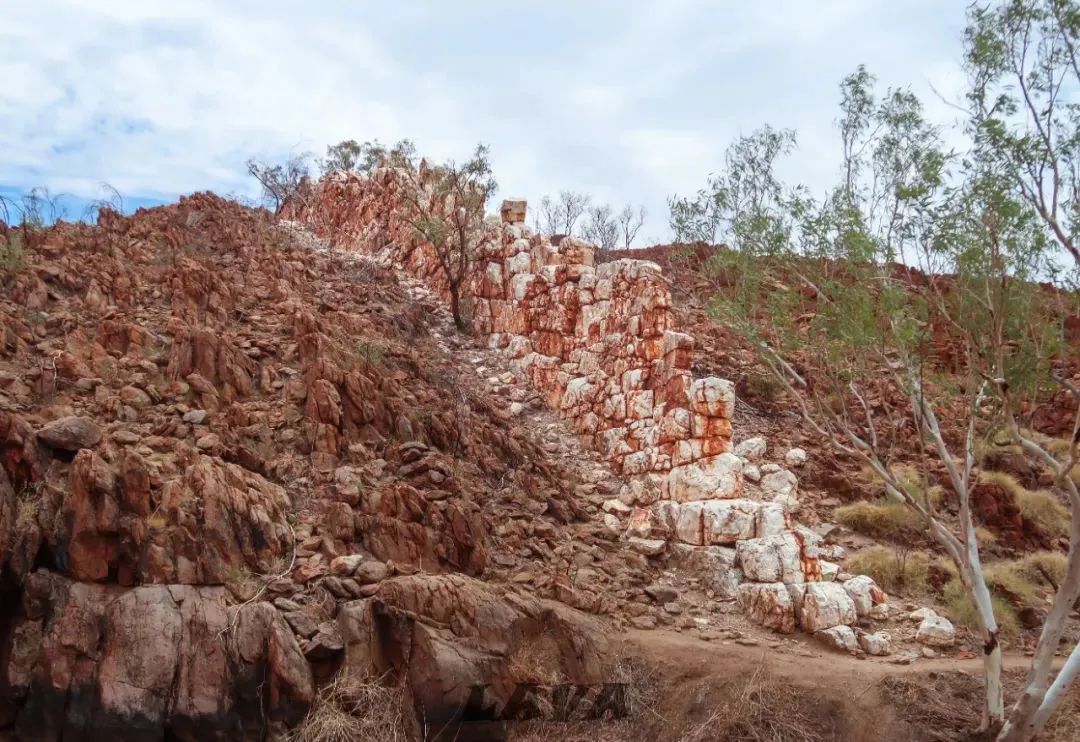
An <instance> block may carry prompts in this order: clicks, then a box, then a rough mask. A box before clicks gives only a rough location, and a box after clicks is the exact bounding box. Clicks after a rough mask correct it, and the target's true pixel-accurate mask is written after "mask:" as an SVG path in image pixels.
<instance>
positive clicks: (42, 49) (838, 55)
mask: <svg viewBox="0 0 1080 742" xmlns="http://www.w3.org/2000/svg"><path fill="white" fill-rule="evenodd" d="M965 6H966V2H965V0H797V1H793V0H759V2H746V0H711V1H708V0H657V1H655V2H644V1H638V0H625V1H623V2H616V1H615V0H576V1H575V2H566V1H564V0H545V1H542V2H541V1H533V0H519V1H518V2H516V3H506V2H494V1H490V2H479V1H473V0H456V1H455V2H446V1H445V0H409V1H405V0H384V1H382V2H374V1H370V2H368V1H365V0H321V1H319V2H314V1H312V2H306V3H297V2H292V1H290V2H285V1H284V0H258V1H257V2H255V1H252V0H212V1H207V0H184V1H183V2H176V0H171V1H170V2H158V1H157V0H35V1H34V2H15V1H14V0H0V195H10V194H14V193H19V192H21V191H24V190H26V189H29V188H32V187H43V188H47V189H49V191H50V193H52V194H64V201H63V203H64V205H65V210H67V212H68V216H69V217H70V218H78V217H79V216H80V214H81V212H82V207H83V206H84V205H85V203H86V201H88V200H90V199H94V198H99V197H100V196H101V195H102V184H103V183H108V184H109V185H111V186H112V187H113V188H115V189H116V190H118V191H119V192H120V193H121V194H122V195H123V197H124V203H125V206H126V207H127V208H128V209H130V208H133V207H135V206H140V205H147V204H153V203H159V202H163V201H168V200H172V199H175V198H176V197H177V196H179V195H181V194H184V193H190V192H192V191H198V190H214V191H217V192H219V193H222V194H225V195H236V196H242V197H254V196H256V195H257V194H258V189H257V186H256V184H255V183H254V181H253V180H252V179H251V178H250V177H248V175H247V173H246V170H245V167H244V163H245V161H246V160H247V159H248V158H250V157H255V158H260V159H267V160H276V159H282V158H285V157H288V156H289V155H290V154H299V153H303V152H312V153H314V154H316V155H321V154H323V153H324V151H325V148H326V145H327V144H329V143H333V142H337V141H340V140H342V139H357V140H359V141H364V140H370V139H379V140H382V141H383V142H393V141H396V140H398V139H401V138H403V137H408V138H410V139H412V140H414V141H415V142H416V144H417V148H418V150H419V152H420V153H421V154H424V155H427V156H430V157H432V158H434V159H437V160H442V159H446V158H458V159H463V158H465V157H467V156H468V155H469V153H470V152H471V150H472V148H473V147H474V146H475V145H476V143H478V142H483V143H486V144H488V145H489V146H490V147H491V156H492V164H493V167H494V170H495V174H496V177H497V178H498V181H499V184H500V192H499V194H498V197H499V198H501V197H503V196H523V197H526V198H528V199H530V201H531V202H532V203H536V202H538V201H539V199H540V196H541V195H543V194H545V193H555V192H557V191H559V190H560V189H573V190H576V191H584V192H587V193H589V194H592V196H593V199H594V200H595V201H599V202H610V203H612V204H613V205H615V206H616V207H618V206H621V205H622V204H625V203H632V204H643V205H644V206H645V207H646V208H647V209H648V212H649V218H648V221H647V222H646V224H645V227H644V229H642V231H641V234H640V236H639V239H638V243H639V244H651V243H655V242H661V241H665V240H666V239H667V238H668V237H669V235H670V231H669V229H668V225H667V205H666V200H667V198H668V197H669V196H670V195H672V194H675V193H689V192H692V191H695V190H696V189H697V188H699V187H700V186H701V185H703V183H704V181H705V178H706V176H707V175H708V174H709V173H710V172H713V171H716V170H718V169H719V168H720V166H721V164H722V158H723V152H724V149H725V148H726V147H727V145H728V144H730V143H731V141H732V140H733V139H734V138H736V137H738V136H739V135H742V134H749V133H750V132H752V131H753V130H754V129H756V128H757V127H759V126H761V125H762V124H765V123H769V124H771V125H773V126H775V127H785V128H792V129H795V130H796V131H797V132H798V137H799V149H798V151H797V152H796V153H794V154H793V155H792V156H791V157H790V158H789V159H788V161H787V162H785V164H784V165H783V168H782V172H783V174H784V175H785V176H786V177H788V178H789V179H791V180H793V181H798V182H802V183H806V184H808V185H810V186H811V187H812V188H820V189H823V188H825V187H826V186H827V185H828V184H830V183H831V182H833V179H834V178H835V176H836V175H837V173H838V169H839V145H838V139H837V136H836V133H835V121H836V117H837V111H838V108H837V104H838V101H839V89H838V84H839V82H840V80H841V79H842V78H843V77H844V76H845V75H846V74H848V73H850V72H851V71H853V70H854V69H855V68H856V67H857V66H858V65H859V64H865V65H866V66H867V67H868V69H869V70H870V71H871V72H873V73H874V74H875V75H877V77H878V78H879V81H880V85H881V89H882V90H884V88H885V87H886V86H907V87H911V88H912V89H913V90H914V91H915V92H916V93H918V94H920V95H921V96H922V97H923V99H924V101H925V102H926V104H927V110H928V114H929V116H930V118H931V119H932V120H935V121H938V122H939V123H941V124H943V125H947V124H950V123H951V122H953V121H954V120H955V118H956V116H957V114H956V112H955V111H954V110H953V109H952V108H950V106H949V104H948V101H955V100H958V99H959V97H960V95H961V91H962V88H963V74H962V72H961V70H960V65H959V60H960V53H961V35H962V31H963V26H964V9H965ZM0 217H2V214H0ZM530 221H531V220H530Z"/></svg>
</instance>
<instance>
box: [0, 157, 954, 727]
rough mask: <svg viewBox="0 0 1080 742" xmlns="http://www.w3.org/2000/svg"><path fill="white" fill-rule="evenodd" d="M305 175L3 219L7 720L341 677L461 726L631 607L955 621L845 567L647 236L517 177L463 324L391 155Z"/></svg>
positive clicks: (610, 657)
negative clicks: (288, 206) (644, 256)
mask: <svg viewBox="0 0 1080 742" xmlns="http://www.w3.org/2000/svg"><path fill="white" fill-rule="evenodd" d="M383 177H388V178H391V177H392V175H384V176H383ZM384 185H385V183H384ZM319 189H320V190H319V191H318V192H317V194H315V195H316V196H317V198H314V199H312V200H310V201H309V202H308V204H309V206H308V207H307V208H305V209H296V210H294V211H293V212H292V213H289V214H288V215H287V216H288V217H290V219H291V220H281V219H276V218H273V217H271V216H270V215H269V214H268V213H266V212H265V211H262V210H256V209H250V208H246V207H242V206H240V205H238V204H236V203H234V202H231V201H228V200H224V199H221V198H219V197H216V196H213V195H208V194H197V195H194V196H191V197H187V198H183V199H181V200H180V201H179V203H177V204H174V205H169V206H164V207H159V208H155V209H150V210H141V211H139V212H138V213H136V214H135V215H133V216H130V217H123V216H120V215H118V214H116V213H113V212H109V211H104V212H103V213H102V215H101V218H100V219H99V223H98V224H97V225H94V226H89V225H82V224H58V225H57V226H55V227H52V228H49V229H41V230H32V231H29V232H24V231H21V230H19V231H18V232H17V231H16V230H12V229H10V228H7V227H0V229H2V230H3V234H4V236H5V237H6V238H9V239H11V240H14V239H18V240H19V243H20V245H21V253H22V261H21V262H20V263H19V264H17V265H15V264H13V265H12V267H11V269H10V270H7V271H5V272H4V273H2V274H0V287H2V292H0V739H3V738H5V736H6V737H7V738H11V739H28V740H60V739H65V740H66V739H82V738H89V737H98V736H100V735H101V734H102V733H105V734H110V735H112V736H114V737H116V738H118V739H132V740H136V739H138V740H142V739H184V740H196V739H199V740H202V739H280V738H285V737H287V736H289V735H300V736H298V738H300V739H316V738H325V735H323V736H320V734H316V733H315V732H311V731H310V730H312V729H316V728H322V727H317V726H316V722H317V723H323V724H325V723H326V717H325V709H326V705H327V703H328V701H327V700H326V699H328V698H331V699H332V698H335V696H334V695H333V693H334V692H335V691H334V689H335V688H339V687H340V683H342V682H343V679H345V680H348V681H349V682H354V683H361V684H364V685H363V687H366V688H372V687H388V688H393V689H395V693H396V694H397V697H398V698H399V700H400V706H401V708H402V709H403V711H402V713H401V714H400V716H399V717H395V719H396V720H395V721H394V722H393V725H394V726H395V728H397V727H400V728H401V729H404V730H407V731H408V733H409V734H410V735H412V737H413V738H437V737H438V736H439V735H440V734H445V735H446V738H453V735H454V734H455V733H456V732H455V731H454V730H455V727H453V726H452V725H451V722H456V721H457V720H459V719H460V715H461V711H462V709H463V707H464V706H465V705H466V703H467V701H468V699H469V695H470V692H471V690H470V689H471V686H472V685H474V684H475V683H477V682H482V683H486V684H488V686H489V688H488V690H487V691H486V692H487V693H488V695H486V696H484V700H485V702H491V703H495V704H496V705H499V704H503V703H505V702H507V700H508V699H510V698H511V697H512V696H513V694H514V693H515V691H516V689H517V688H518V687H519V684H520V683H532V684H534V685H535V684H539V685H547V686H550V685H552V684H554V683H558V682H564V683H565V682H572V683H579V684H601V683H605V682H613V681H620V680H626V682H628V683H629V680H627V678H628V675H627V673H628V670H627V667H628V665H627V664H626V662H625V661H624V660H625V651H626V650H625V648H623V647H621V646H620V645H619V644H620V643H619V642H618V641H617V640H616V637H617V634H618V632H620V631H625V630H629V629H634V630H638V631H640V632H641V633H642V634H643V635H644V636H645V638H644V639H640V637H639V640H638V641H639V642H643V643H639V644H638V645H637V648H636V649H634V651H635V652H636V653H637V656H636V657H635V660H636V661H644V660H642V656H644V657H645V658H646V659H647V658H648V657H650V656H652V657H653V658H654V659H655V658H656V657H659V658H661V660H660V664H663V661H662V658H663V657H666V656H667V653H668V652H669V650H671V651H674V650H673V649H671V647H672V646H674V645H670V646H669V644H668V643H665V642H666V641H670V637H668V638H667V639H663V636H665V635H667V634H668V633H669V632H680V633H681V634H683V635H684V637H685V638H687V639H688V640H692V641H694V642H700V643H701V644H700V646H701V647H706V646H707V647H710V651H711V652H720V654H717V655H715V656H713V657H712V658H711V659H709V660H708V661H709V662H710V663H714V664H715V665H716V667H722V666H723V663H724V661H725V660H724V659H723V657H724V655H723V652H724V651H726V650H725V648H729V649H731V650H732V651H742V650H749V651H755V652H760V651H761V650H763V649H766V650H768V652H769V653H770V654H774V655H775V656H779V657H783V656H785V655H787V656H789V657H791V658H794V657H805V658H811V657H819V656H821V655H822V654H823V653H826V652H835V651H836V650H837V649H839V650H840V651H842V652H844V653H847V654H853V655H856V656H858V657H860V658H866V657H867V656H868V655H869V656H871V657H875V656H879V655H880V656H881V657H882V659H872V660H870V662H871V663H874V664H875V665H879V664H882V663H889V662H895V663H903V664H910V663H911V662H912V661H913V660H918V661H923V660H924V658H926V657H935V658H936V657H938V654H939V653H944V655H945V656H946V657H950V656H955V657H957V658H960V659H962V658H963V657H966V656H970V655H968V654H966V653H967V649H968V646H969V645H968V644H967V643H966V642H967V637H966V635H965V633H964V631H963V629H962V628H961V629H960V630H959V631H956V630H955V629H954V628H953V626H952V624H951V623H950V622H949V621H948V620H947V619H945V618H943V617H942V616H939V615H937V614H936V613H935V612H934V611H932V610H929V609H927V608H926V607H924V601H923V600H922V596H912V598H911V599H903V600H889V599H888V598H887V597H886V595H885V594H884V593H883V592H882V591H881V589H880V588H879V587H878V586H877V585H876V584H875V583H874V582H873V581H872V580H870V579H869V578H866V577H859V576H855V575H853V574H849V573H848V572H849V570H848V569H847V567H846V565H845V563H844V558H845V553H846V551H845V548H844V546H842V545H841V544H840V543H839V541H838V538H837V534H836V533H833V530H834V529H832V528H828V527H825V528H822V527H820V526H822V525H823V524H824V525H827V524H825V523H824V519H823V518H822V517H821V515H820V514H819V513H818V512H817V510H816V503H817V498H818V497H819V496H820V494H821V492H820V486H821V485H820V483H817V484H815V482H816V479H815V477H817V476H818V475H817V474H814V472H822V471H826V470H828V469H829V465H828V463H827V460H824V459H823V454H821V453H820V452H819V451H818V450H817V449H814V448H812V447H808V448H809V449H810V452H811V453H810V456H809V460H807V456H806V451H805V450H802V449H795V450H788V449H789V448H790V446H789V445H788V443H794V442H795V441H794V440H793V438H792V436H791V435H790V430H789V431H787V433H785V432H784V431H783V430H778V431H777V433H778V434H777V436H776V437H775V438H774V439H773V440H771V441H766V440H765V439H764V438H762V437H760V435H759V434H760V433H763V432H769V433H772V432H773V430H774V429H776V428H778V427H783V426H776V425H773V426H772V427H769V426H768V425H764V424H761V423H762V420H763V418H758V417H755V416H754V415H753V414H749V415H747V414H744V413H745V411H743V410H741V408H742V403H741V402H738V401H737V400H736V390H737V389H738V387H737V386H735V387H733V386H732V385H731V384H729V383H728V382H726V381H724V380H722V379H720V378H716V377H711V376H710V375H709V374H708V373H705V372H706V371H714V370H718V369H716V368H715V367H712V366H709V365H707V361H706V359H707V356H708V353H707V352H705V351H707V350H708V349H709V347H710V345H709V343H710V340H709V339H708V338H709V334H708V333H709V332H711V331H710V330H709V329H708V328H704V327H703V328H701V329H702V336H703V337H704V338H705V339H704V340H698V341H697V345H695V337H692V336H691V335H690V334H687V333H686V332H681V330H689V329H690V326H689V325H687V324H683V320H684V317H686V316H688V315H686V314H685V311H686V310H685V309H684V308H681V307H679V306H678V305H677V304H676V305H675V306H673V303H672V301H671V293H670V289H669V286H668V283H667V281H666V279H665V278H664V277H663V274H662V273H661V271H660V269H659V268H658V267H657V266H655V265H653V264H651V263H647V262H643V261H619V264H618V265H613V266H609V267H606V268H605V267H603V266H600V267H596V266H595V265H594V262H593V260H592V248H591V247H590V246H587V245H583V244H581V243H577V242H576V241H573V240H568V241H564V242H563V243H561V244H552V242H550V241H548V240H544V239H541V238H539V237H536V236H534V235H530V234H529V233H528V232H527V230H525V229H524V227H523V226H522V225H521V224H520V222H521V220H522V218H523V214H522V213H521V211H522V210H523V208H524V204H521V203H511V204H510V205H509V206H508V208H507V209H505V210H504V219H503V222H502V223H493V224H492V225H491V230H492V236H493V237H492V241H491V242H490V243H489V244H488V245H487V247H486V250H488V252H486V253H485V257H486V261H483V262H481V263H478V266H479V267H480V270H479V271H478V272H477V273H476V274H475V275H474V276H473V278H472V282H471V283H470V291H472V292H473V294H472V297H473V299H474V302H475V303H474V306H475V310H474V325H475V327H476V334H475V335H473V336H467V335H462V334H460V333H459V332H457V330H456V329H455V328H454V326H453V323H452V321H451V319H450V317H449V315H448V313H447V310H446V308H445V301H444V295H443V289H444V287H443V286H442V285H441V284H440V282H439V280H438V273H437V271H434V270H432V269H431V263H430V260H429V259H425V257H424V256H425V253H424V249H423V245H416V244H412V243H411V242H410V241H409V239H408V238H407V237H406V236H405V234H404V231H403V228H402V226H401V224H400V223H396V222H395V221H394V218H393V216H394V213H393V210H394V204H393V201H392V198H391V199H390V200H387V195H386V194H387V193H391V194H392V189H387V188H380V189H377V191H374V190H371V189H370V183H367V182H365V181H362V180H359V179H354V180H340V179H339V180H333V179H332V180H330V181H327V182H324V183H323V184H321V185H320V186H319ZM403 246H407V247H409V248H410V249H409V250H407V251H404V252H403V251H402V250H401V248H402V247H403ZM492 266H495V267H492ZM496 268H497V270H496ZM698 329H699V328H697V327H694V328H693V333H694V334H695V335H698ZM703 349H704V350H703ZM751 412H752V411H751ZM795 472H799V474H798V475H797V474H796V473H795ZM800 480H802V482H800ZM808 484H809V485H810V486H807V485H808ZM808 496H809V497H808ZM800 520H801V521H803V524H802V525H800V524H799V521H800ZM806 526H813V527H806ZM849 547H850V544H849ZM916 609H920V610H916ZM939 610H940V609H939ZM800 630H802V633H799V632H800ZM672 635H673V634H672ZM652 636H656V637H658V639H656V640H653V639H650V638H648V637H652ZM678 638H680V639H681V638H683V637H678ZM679 651H680V652H685V651H686V650H685V647H682V648H681V649H679ZM692 654H697V652H696V651H693V652H692ZM702 656H703V657H705V655H702ZM831 657H832V658H833V659H830V660H828V662H832V661H834V659H844V660H846V659H848V658H847V657H844V656H842V655H836V654H833V655H831ZM744 659H745V658H744ZM756 661H757V660H755V662H756ZM682 664H683V665H685V664H686V663H682ZM635 667H638V665H635ZM683 669H684V670H685V667H684V668H683ZM631 674H632V675H634V677H635V678H637V677H639V676H640V674H641V672H640V668H639V671H636V674H634V673H631ZM631 685H632V686H633V687H635V688H636V687H637V680H635V681H634V682H633V683H631ZM671 688H672V689H674V690H673V691H672V692H674V693H675V694H677V695H679V696H680V697H681V696H682V695H684V693H683V691H684V689H683V688H682V687H681V686H679V685H678V684H673V685H672V686H671ZM635 697H636V696H635ZM355 708H356V707H354V711H355ZM650 713H651V712H650ZM319 714H324V716H323V717H319ZM352 715H353V716H356V715H357V714H356V713H354V714H352ZM346 716H348V714H346ZM361 716H362V714H361ZM320 718H321V721H319V719H320ZM313 719H314V720H315V721H313ZM647 719H648V721H649V723H648V724H646V723H645V720H646V719H645V717H642V718H641V720H640V723H638V722H635V724H637V726H636V727H634V728H636V730H637V732H640V733H642V734H646V735H652V737H653V738H666V737H665V736H664V735H667V736H670V737H671V738H677V737H678V736H680V735H682V733H683V731H685V730H683V729H682V727H679V726H678V725H679V723H681V720H680V719H674V718H672V719H667V718H664V717H662V716H661V715H659V714H655V713H651V715H650V716H648V717H647ZM658 719H663V723H664V724H665V725H666V724H674V725H675V726H674V727H671V726H661V727H658V726H656V725H657V724H658V723H659V722H658V721H657V720H658ZM347 728H348V727H347ZM661 729H663V730H666V731H659V730H661ZM305 730H306V731H305ZM675 730H679V731H678V733H676V731H675ZM834 731H836V733H837V734H841V733H842V730H839V728H837V729H836V730H834ZM384 732H385V730H384ZM506 732H507V730H506V729H504V728H502V727H499V729H497V730H496V732H495V733H496V736H495V737H492V738H502V737H501V736H499V735H505V734H506ZM305 734H306V735H308V736H306V737H305V736H303V735H305ZM380 734H382V736H376V737H373V738H389V736H388V735H387V734H385V733H383V732H380ZM619 734H624V738H625V736H629V735H630V731H628V730H627V729H625V728H624V729H623V731H621V732H619ZM657 735H661V736H660V737H657ZM459 738H462V739H465V738H469V737H468V736H465V737H459ZM833 738H837V739H839V738H844V737H833ZM688 739H689V737H688Z"/></svg>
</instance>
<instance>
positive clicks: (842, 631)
mask: <svg viewBox="0 0 1080 742" xmlns="http://www.w3.org/2000/svg"><path fill="white" fill-rule="evenodd" d="M814 638H815V639H817V640H818V641H819V642H821V643H822V644H824V645H825V646H827V647H829V648H830V649H835V650H836V651H838V652H849V653H852V654H854V653H855V652H858V651H859V641H858V639H857V638H856V637H855V632H854V631H853V630H852V629H851V627H850V626H830V627H829V628H827V629H821V630H820V631H815V632H814Z"/></svg>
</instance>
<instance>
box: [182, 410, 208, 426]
mask: <svg viewBox="0 0 1080 742" xmlns="http://www.w3.org/2000/svg"><path fill="white" fill-rule="evenodd" d="M206 415H207V412H206V410H188V411H187V412H185V413H184V422H186V423H189V424H191V425H202V424H203V422H205V421H206Z"/></svg>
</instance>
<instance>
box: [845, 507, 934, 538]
mask: <svg viewBox="0 0 1080 742" xmlns="http://www.w3.org/2000/svg"><path fill="white" fill-rule="evenodd" d="M833 518H835V519H836V521H837V522H838V523H841V524H842V525H844V526H847V527H848V528H850V529H851V530H853V531H855V532H856V533H861V534H863V535H864V536H869V537H870V538H875V539H886V540H889V541H903V542H906V543H911V542H913V541H918V540H921V539H922V537H923V535H924V533H925V530H926V527H925V525H924V524H923V522H922V520H921V518H919V516H918V515H917V514H916V513H913V512H912V511H910V510H909V509H908V508H906V507H905V506H904V505H902V504H901V503H899V502H891V501H885V502H881V503H873V502H865V501H860V502H853V503H851V504H850V505H842V506H840V507H838V508H836V510H834V511H833Z"/></svg>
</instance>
